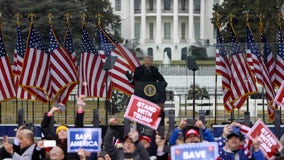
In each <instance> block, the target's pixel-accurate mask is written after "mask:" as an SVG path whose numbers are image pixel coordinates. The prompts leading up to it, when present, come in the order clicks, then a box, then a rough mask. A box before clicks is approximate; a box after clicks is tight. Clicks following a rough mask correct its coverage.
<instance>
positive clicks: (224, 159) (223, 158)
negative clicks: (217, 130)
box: [218, 137, 265, 160]
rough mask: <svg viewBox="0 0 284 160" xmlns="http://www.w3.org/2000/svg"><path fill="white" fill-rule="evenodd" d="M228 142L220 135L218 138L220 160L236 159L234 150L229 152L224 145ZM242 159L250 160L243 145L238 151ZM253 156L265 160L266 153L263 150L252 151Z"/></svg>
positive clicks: (257, 159)
mask: <svg viewBox="0 0 284 160" xmlns="http://www.w3.org/2000/svg"><path fill="white" fill-rule="evenodd" d="M225 143H226V139H225V138H223V137H220V138H219V139H218V147H219V156H220V157H219V159H220V160H235V154H234V153H233V152H227V151H225V150H224V146H225ZM238 154H239V159H240V160H249V157H248V156H247V155H246V154H245V152H244V149H243V147H242V148H241V149H240V150H239V151H238ZM252 158H253V159H256V160H265V158H264V155H263V154H262V151H261V150H258V151H257V152H252Z"/></svg>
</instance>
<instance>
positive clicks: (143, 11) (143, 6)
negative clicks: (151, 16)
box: [140, 0, 146, 44]
mask: <svg viewBox="0 0 284 160" xmlns="http://www.w3.org/2000/svg"><path fill="white" fill-rule="evenodd" d="M145 38H146V0H141V28H140V43H141V44H144V43H145Z"/></svg>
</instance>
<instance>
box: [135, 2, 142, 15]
mask: <svg viewBox="0 0 284 160" xmlns="http://www.w3.org/2000/svg"><path fill="white" fill-rule="evenodd" d="M140 5H141V0H134V12H135V13H141V7H140Z"/></svg>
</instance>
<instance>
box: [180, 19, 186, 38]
mask: <svg viewBox="0 0 284 160" xmlns="http://www.w3.org/2000/svg"><path fill="white" fill-rule="evenodd" d="M185 28H186V26H185V23H184V22H182V23H181V29H180V30H181V36H180V38H181V39H185Z"/></svg>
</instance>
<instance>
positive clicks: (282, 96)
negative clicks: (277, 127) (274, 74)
mask: <svg viewBox="0 0 284 160" xmlns="http://www.w3.org/2000/svg"><path fill="white" fill-rule="evenodd" d="M274 101H275V102H276V104H278V105H279V106H281V107H282V108H284V82H282V83H281V86H280V88H279V90H278V92H277V95H276V96H275V99H274Z"/></svg>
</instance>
